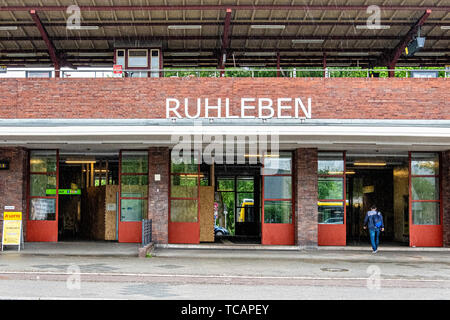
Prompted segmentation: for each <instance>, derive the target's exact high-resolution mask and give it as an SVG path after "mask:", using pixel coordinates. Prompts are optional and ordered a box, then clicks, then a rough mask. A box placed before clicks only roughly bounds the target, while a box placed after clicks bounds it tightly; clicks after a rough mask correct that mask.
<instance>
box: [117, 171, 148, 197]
mask: <svg viewBox="0 0 450 320" xmlns="http://www.w3.org/2000/svg"><path fill="white" fill-rule="evenodd" d="M120 184H121V189H122V190H121V191H122V197H133V198H146V197H147V196H148V176H146V175H145V176H140V175H139V176H128V175H122V177H121V181H120Z"/></svg>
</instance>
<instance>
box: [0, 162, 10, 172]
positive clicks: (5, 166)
mask: <svg viewBox="0 0 450 320" xmlns="http://www.w3.org/2000/svg"><path fill="white" fill-rule="evenodd" d="M0 170H9V161H6V160H0Z"/></svg>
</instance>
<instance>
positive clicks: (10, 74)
mask: <svg viewBox="0 0 450 320" xmlns="http://www.w3.org/2000/svg"><path fill="white" fill-rule="evenodd" d="M391 72H393V73H394V74H395V77H397V78H412V77H419V76H418V73H421V75H422V76H421V78H424V77H428V78H435V77H439V78H449V77H450V69H449V68H433V69H423V68H422V69H420V68H417V69H409V68H396V69H383V68H376V69H359V68H325V69H324V68H284V69H261V68H258V69H256V68H228V69H206V68H205V69H203V68H196V69H171V68H166V69H133V70H123V71H122V72H121V73H114V71H113V70H112V68H108V69H106V68H105V69H85V70H55V69H52V68H46V69H44V70H32V69H8V71H7V72H6V73H0V78H53V77H55V76H56V75H57V74H58V75H59V77H61V78H124V77H129V78H133V77H136V78H143V77H156V78H193V77H194V78H220V77H232V78H240V77H247V78H266V77H285V78H387V77H389V74H390V73H391Z"/></svg>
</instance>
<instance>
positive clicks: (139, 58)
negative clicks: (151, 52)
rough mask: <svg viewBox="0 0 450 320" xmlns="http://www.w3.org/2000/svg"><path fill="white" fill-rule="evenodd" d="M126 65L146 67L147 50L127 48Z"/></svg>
mask: <svg viewBox="0 0 450 320" xmlns="http://www.w3.org/2000/svg"><path fill="white" fill-rule="evenodd" d="M128 67H131V68H138V67H143V68H147V67H148V50H147V49H143V50H135V49H132V50H128Z"/></svg>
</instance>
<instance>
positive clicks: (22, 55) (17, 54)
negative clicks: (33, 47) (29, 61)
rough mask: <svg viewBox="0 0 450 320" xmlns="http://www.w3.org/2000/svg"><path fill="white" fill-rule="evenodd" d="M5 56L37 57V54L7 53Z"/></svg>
mask: <svg viewBox="0 0 450 320" xmlns="http://www.w3.org/2000/svg"><path fill="white" fill-rule="evenodd" d="M6 56H7V57H10V58H19V57H37V56H38V54H37V53H35V52H17V53H7V54H6Z"/></svg>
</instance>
